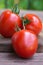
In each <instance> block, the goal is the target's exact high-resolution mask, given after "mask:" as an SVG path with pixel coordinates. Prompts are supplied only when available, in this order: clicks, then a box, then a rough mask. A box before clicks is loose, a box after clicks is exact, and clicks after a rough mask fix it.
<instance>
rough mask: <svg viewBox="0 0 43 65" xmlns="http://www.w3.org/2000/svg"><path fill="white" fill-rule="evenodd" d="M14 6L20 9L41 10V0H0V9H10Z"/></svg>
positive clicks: (42, 1)
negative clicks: (16, 5)
mask: <svg viewBox="0 0 43 65" xmlns="http://www.w3.org/2000/svg"><path fill="white" fill-rule="evenodd" d="M14 4H18V6H19V8H20V9H25V10H43V0H0V9H4V8H12V7H13V5H14Z"/></svg>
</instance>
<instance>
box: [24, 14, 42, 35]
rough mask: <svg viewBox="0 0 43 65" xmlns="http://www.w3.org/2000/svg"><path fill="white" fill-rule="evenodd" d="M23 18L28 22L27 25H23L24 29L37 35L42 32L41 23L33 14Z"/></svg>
mask: <svg viewBox="0 0 43 65" xmlns="http://www.w3.org/2000/svg"><path fill="white" fill-rule="evenodd" d="M24 18H25V19H27V20H28V21H29V23H28V24H26V25H25V27H26V29H28V30H32V31H34V33H35V34H36V35H38V34H39V33H40V32H41V30H42V22H41V20H40V18H39V17H38V16H37V15H34V14H26V15H25V16H24Z"/></svg>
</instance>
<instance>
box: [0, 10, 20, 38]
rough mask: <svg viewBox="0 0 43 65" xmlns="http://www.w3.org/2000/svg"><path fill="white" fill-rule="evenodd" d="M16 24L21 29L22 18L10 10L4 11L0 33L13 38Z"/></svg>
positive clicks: (0, 21)
mask: <svg viewBox="0 0 43 65" xmlns="http://www.w3.org/2000/svg"><path fill="white" fill-rule="evenodd" d="M16 24H17V25H18V26H19V27H21V18H20V16H18V15H17V14H15V13H12V12H11V11H10V10H6V11H4V12H3V13H2V14H1V16H0V32H1V34H2V35H3V36H4V37H12V35H13V34H14V33H15V27H16Z"/></svg>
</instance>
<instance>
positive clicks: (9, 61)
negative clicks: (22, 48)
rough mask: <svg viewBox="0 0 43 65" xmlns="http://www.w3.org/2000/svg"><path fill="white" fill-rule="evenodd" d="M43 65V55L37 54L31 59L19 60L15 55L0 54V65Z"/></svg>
mask: <svg viewBox="0 0 43 65" xmlns="http://www.w3.org/2000/svg"><path fill="white" fill-rule="evenodd" d="M31 64H32V65H43V53H38V54H37V53H36V54H35V55H34V56H33V57H32V58H30V59H21V58H18V57H17V56H16V55H14V54H13V53H0V65H31Z"/></svg>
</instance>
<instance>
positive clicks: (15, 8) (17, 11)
mask: <svg viewBox="0 0 43 65" xmlns="http://www.w3.org/2000/svg"><path fill="white" fill-rule="evenodd" d="M12 12H14V13H16V14H19V12H20V9H19V8H18V4H15V5H14V6H13V8H12Z"/></svg>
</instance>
